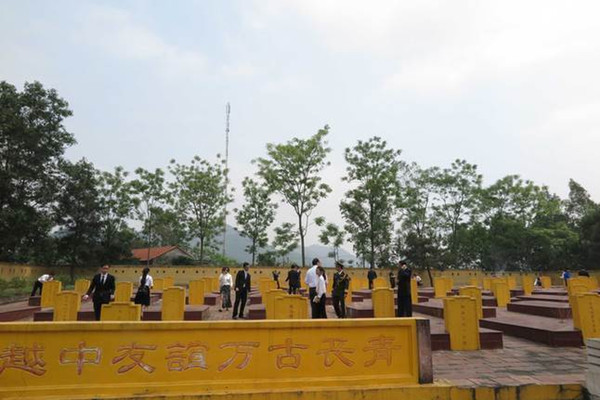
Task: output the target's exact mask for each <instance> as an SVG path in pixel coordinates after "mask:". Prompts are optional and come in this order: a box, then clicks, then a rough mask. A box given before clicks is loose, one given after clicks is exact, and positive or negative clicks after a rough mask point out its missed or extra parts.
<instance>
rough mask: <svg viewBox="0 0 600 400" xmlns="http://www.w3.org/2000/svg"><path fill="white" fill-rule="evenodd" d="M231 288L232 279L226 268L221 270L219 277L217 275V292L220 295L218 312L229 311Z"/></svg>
mask: <svg viewBox="0 0 600 400" xmlns="http://www.w3.org/2000/svg"><path fill="white" fill-rule="evenodd" d="M231 286H233V278H232V276H231V274H230V273H229V268H228V267H223V268H222V269H221V275H219V292H220V293H221V308H219V311H223V309H225V311H229V309H230V308H231Z"/></svg>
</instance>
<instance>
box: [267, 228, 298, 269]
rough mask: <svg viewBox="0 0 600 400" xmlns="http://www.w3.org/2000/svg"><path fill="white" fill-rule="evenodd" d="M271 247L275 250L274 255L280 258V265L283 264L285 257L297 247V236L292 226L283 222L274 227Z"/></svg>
mask: <svg viewBox="0 0 600 400" xmlns="http://www.w3.org/2000/svg"><path fill="white" fill-rule="evenodd" d="M272 246H273V248H274V249H275V254H276V255H277V256H279V257H280V259H281V263H282V264H283V263H285V262H286V260H287V255H288V254H290V253H291V252H292V251H294V249H296V248H297V247H298V239H297V235H296V234H295V233H294V224H292V223H289V222H284V223H283V224H281V225H280V226H278V227H276V228H275V238H274V239H273V244H272Z"/></svg>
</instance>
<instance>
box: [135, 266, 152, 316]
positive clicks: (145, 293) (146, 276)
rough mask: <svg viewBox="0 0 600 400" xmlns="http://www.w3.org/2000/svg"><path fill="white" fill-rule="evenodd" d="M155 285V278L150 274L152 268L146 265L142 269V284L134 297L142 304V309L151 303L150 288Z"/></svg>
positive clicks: (137, 302) (136, 301)
mask: <svg viewBox="0 0 600 400" xmlns="http://www.w3.org/2000/svg"><path fill="white" fill-rule="evenodd" d="M153 286H154V280H153V279H152V277H151V276H150V268H148V267H146V268H144V269H143V270H142V276H141V277H140V285H139V286H138V290H137V293H136V294H135V298H134V299H133V302H134V303H135V304H141V305H142V310H144V309H145V308H146V307H148V306H149V305H150V289H152V287H153Z"/></svg>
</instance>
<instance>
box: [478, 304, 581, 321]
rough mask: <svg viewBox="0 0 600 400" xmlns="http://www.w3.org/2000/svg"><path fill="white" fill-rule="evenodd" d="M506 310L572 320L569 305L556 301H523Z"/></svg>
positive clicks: (509, 305) (507, 306)
mask: <svg viewBox="0 0 600 400" xmlns="http://www.w3.org/2000/svg"><path fill="white" fill-rule="evenodd" d="M506 309H507V310H508V311H512V312H516V313H521V314H529V315H539V316H541V317H550V318H559V319H568V318H572V314H571V307H570V306H569V303H559V302H555V301H554V302H553V301H538V300H532V301H531V300H522V301H517V302H510V303H508V304H507V305H506ZM484 318H487V317H484Z"/></svg>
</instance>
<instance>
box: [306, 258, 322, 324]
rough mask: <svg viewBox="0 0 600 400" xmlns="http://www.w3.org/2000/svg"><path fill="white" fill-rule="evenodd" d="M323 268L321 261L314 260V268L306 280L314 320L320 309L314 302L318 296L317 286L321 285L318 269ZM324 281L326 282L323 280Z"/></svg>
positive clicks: (308, 273) (309, 271) (311, 268)
mask: <svg viewBox="0 0 600 400" xmlns="http://www.w3.org/2000/svg"><path fill="white" fill-rule="evenodd" d="M320 266H321V261H319V259H318V258H313V260H312V267H310V268H309V270H308V271H306V278H304V283H306V286H307V287H308V300H309V301H310V311H311V316H312V318H317V313H318V307H317V304H316V303H315V302H314V301H313V300H314V299H315V296H316V295H317V284H318V283H319V276H318V275H317V268H318V267H320ZM323 280H325V279H324V278H323ZM325 287H327V285H325Z"/></svg>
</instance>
